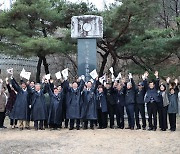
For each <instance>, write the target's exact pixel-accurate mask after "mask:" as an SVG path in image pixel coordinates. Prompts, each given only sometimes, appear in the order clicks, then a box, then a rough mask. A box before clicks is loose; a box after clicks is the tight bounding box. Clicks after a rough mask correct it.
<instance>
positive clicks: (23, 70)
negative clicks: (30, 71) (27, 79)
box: [20, 68, 26, 77]
mask: <svg viewBox="0 0 180 154" xmlns="http://www.w3.org/2000/svg"><path fill="white" fill-rule="evenodd" d="M25 72H26V71H25V69H24V68H23V69H22V71H21V73H20V77H23V75H24V73H25Z"/></svg>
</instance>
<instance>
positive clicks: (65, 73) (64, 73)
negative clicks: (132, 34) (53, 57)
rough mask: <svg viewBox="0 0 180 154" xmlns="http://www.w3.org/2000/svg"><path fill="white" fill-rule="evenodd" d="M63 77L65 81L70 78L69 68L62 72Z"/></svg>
mask: <svg viewBox="0 0 180 154" xmlns="http://www.w3.org/2000/svg"><path fill="white" fill-rule="evenodd" d="M62 75H63V77H64V78H65V79H67V77H68V68H66V69H64V70H62Z"/></svg>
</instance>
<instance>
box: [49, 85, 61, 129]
mask: <svg viewBox="0 0 180 154" xmlns="http://www.w3.org/2000/svg"><path fill="white" fill-rule="evenodd" d="M48 93H49V96H50V107H49V117H48V124H49V125H51V127H52V128H53V129H54V130H56V129H57V128H58V127H59V126H60V125H61V123H62V104H63V97H64V92H63V90H62V89H58V88H57V87H55V88H54V89H53V91H52V89H51V88H50V86H49V85H48Z"/></svg>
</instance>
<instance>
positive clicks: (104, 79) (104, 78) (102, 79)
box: [99, 74, 106, 84]
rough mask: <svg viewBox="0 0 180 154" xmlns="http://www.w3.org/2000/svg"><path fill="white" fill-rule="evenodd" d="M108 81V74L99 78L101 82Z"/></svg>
mask: <svg viewBox="0 0 180 154" xmlns="http://www.w3.org/2000/svg"><path fill="white" fill-rule="evenodd" d="M104 81H106V74H104V75H103V76H102V77H100V78H99V82H100V83H101V84H103V82H104Z"/></svg>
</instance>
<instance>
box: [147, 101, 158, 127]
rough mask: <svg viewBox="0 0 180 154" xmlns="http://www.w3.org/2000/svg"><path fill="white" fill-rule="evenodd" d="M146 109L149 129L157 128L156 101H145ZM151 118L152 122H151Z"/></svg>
mask: <svg viewBox="0 0 180 154" xmlns="http://www.w3.org/2000/svg"><path fill="white" fill-rule="evenodd" d="M147 111H148V117H149V118H148V122H149V129H157V104H156V102H151V103H150V102H149V103H147ZM152 119H153V124H152Z"/></svg>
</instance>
